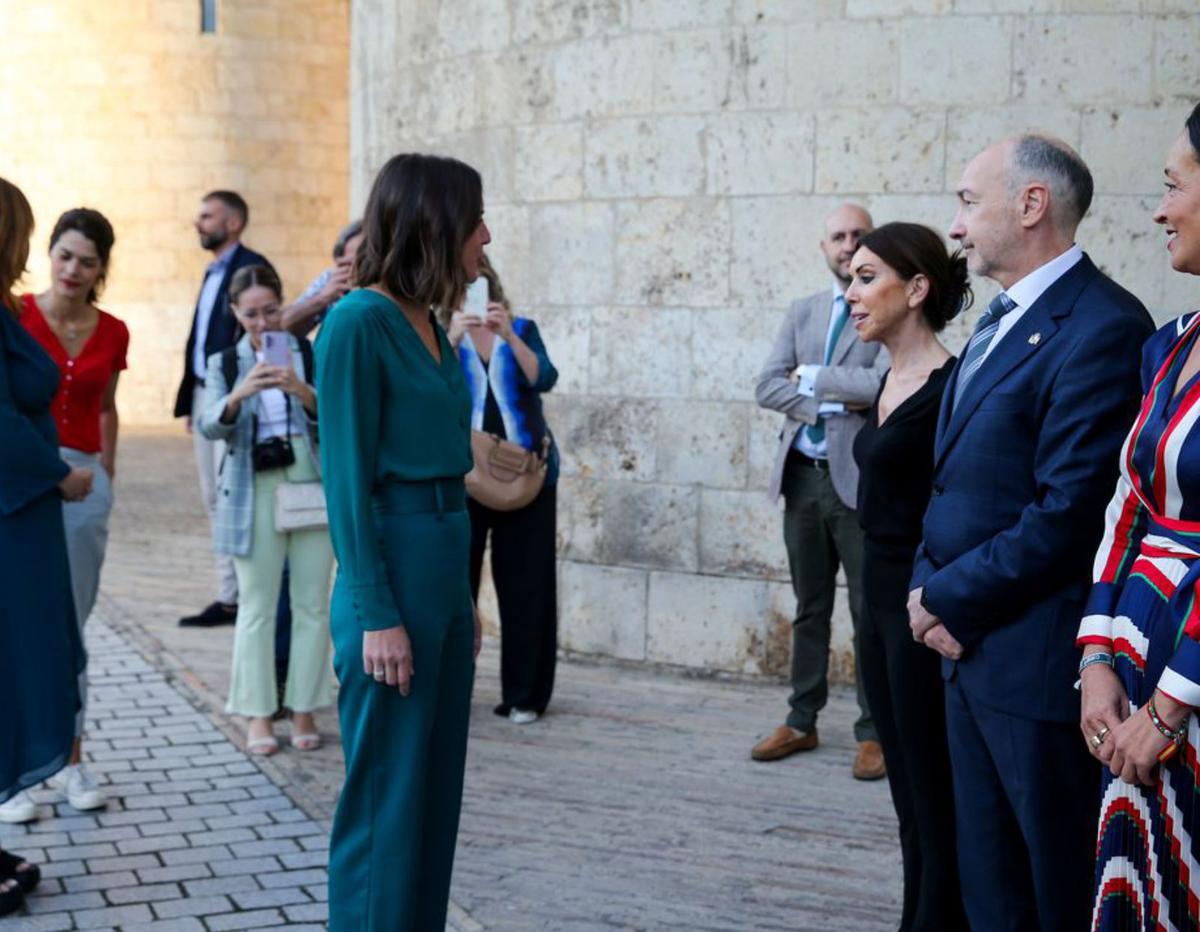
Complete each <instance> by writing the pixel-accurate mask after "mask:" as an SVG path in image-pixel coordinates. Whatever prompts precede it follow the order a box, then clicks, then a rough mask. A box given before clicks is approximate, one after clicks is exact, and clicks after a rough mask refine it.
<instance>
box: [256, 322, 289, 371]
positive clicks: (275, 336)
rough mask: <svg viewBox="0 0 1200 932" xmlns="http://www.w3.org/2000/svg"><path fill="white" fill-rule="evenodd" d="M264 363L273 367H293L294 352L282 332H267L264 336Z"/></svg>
mask: <svg viewBox="0 0 1200 932" xmlns="http://www.w3.org/2000/svg"><path fill="white" fill-rule="evenodd" d="M262 352H263V362H265V363H267V364H269V365H272V366H288V367H290V366H291V365H292V350H291V347H289V346H288V338H287V334H286V333H284V332H283V331H282V330H267V331H266V332H264V333H263V335H262Z"/></svg>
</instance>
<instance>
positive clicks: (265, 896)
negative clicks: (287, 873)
mask: <svg viewBox="0 0 1200 932" xmlns="http://www.w3.org/2000/svg"><path fill="white" fill-rule="evenodd" d="M230 898H231V899H232V900H233V901H234V902H235V903H236V904H237V905H238V908H239V909H265V908H267V907H271V906H292V905H294V904H297V903H304V904H311V903H312V901H311V900H310V899H309V897H308V894H307V893H305V892H304V891H303V890H301V889H299V888H298V887H280V888H278V889H276V890H255V891H251V892H249V893H234V894H233V895H232V896H231V897H230ZM285 912H286V910H285ZM326 912H328V910H326ZM288 918H289V919H291V918H292V917H291V916H290V915H289V916H288ZM307 918H310V919H311V918H313V917H312V916H309V917H307ZM322 918H324V917H322Z"/></svg>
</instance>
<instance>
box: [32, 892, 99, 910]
mask: <svg viewBox="0 0 1200 932" xmlns="http://www.w3.org/2000/svg"><path fill="white" fill-rule="evenodd" d="M49 894H50V891H48V890H45V891H44V890H42V889H41V887H40V886H39V888H38V891H37V893H35V895H33V896H31V897H29V898H28V899H27V900H26V901H25V908H26V909H28V910H29V911H30V912H33V913H46V912H54V913H63V912H71V911H73V910H77V909H92V908H95V907H100V906H104V905H106V904H105V902H104V895H103V894H102V893H98V892H96V891H95V890H84V891H81V892H79V893H57V894H53V895H49Z"/></svg>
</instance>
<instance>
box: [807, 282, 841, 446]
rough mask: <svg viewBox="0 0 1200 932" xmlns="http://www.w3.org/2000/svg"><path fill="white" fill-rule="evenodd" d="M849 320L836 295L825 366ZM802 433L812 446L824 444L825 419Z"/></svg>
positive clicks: (831, 356)
mask: <svg viewBox="0 0 1200 932" xmlns="http://www.w3.org/2000/svg"><path fill="white" fill-rule="evenodd" d="M849 319H850V307H849V305H847V304H846V298H845V296H844V295H838V296H837V297H836V298H834V300H833V316H832V317H831V318H830V321H829V335H828V337H827V339H826V341H825V365H827V366H828V365H829V364H830V363H831V362H832V361H833V351H834V349H835V348H836V347H837V344H838V340H840V339H841V337H842V331H843V330H845V329H846V321H848V320H849ZM804 432H805V433H806V434H807V435H808V439H809V440H810V441H811V442H812V444H813V446H818V447H819V446H820V445H821V444H822V443H824V442H825V419H824V418H823V417H818V418H817V423H815V424H813V425H812V426H811V427H805V428H804Z"/></svg>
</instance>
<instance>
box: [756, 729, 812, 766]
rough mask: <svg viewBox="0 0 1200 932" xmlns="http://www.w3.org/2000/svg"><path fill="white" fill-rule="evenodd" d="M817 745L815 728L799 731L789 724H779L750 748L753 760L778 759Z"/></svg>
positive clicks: (809, 749) (808, 749)
mask: <svg viewBox="0 0 1200 932" xmlns="http://www.w3.org/2000/svg"><path fill="white" fill-rule="evenodd" d="M816 746H817V730H816V729H815V728H814V729H813V730H812V731H799V730H797V729H795V728H793V727H792V726H791V725H780V726H779V727H778V728H776V729H775V730H774V731H773V732H771V733H770V734H769V735H767V736H766V737H765V738H763V739H762V740H761V741H760V742H758V744H756V745H754V747H752V748H751V749H750V757H751V758H753V759H754V760H780V759H781V758H784V757H787V756H788V755H789V754H795V753H796V752H797V751H811V750H812V749H813V748H815V747H816Z"/></svg>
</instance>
